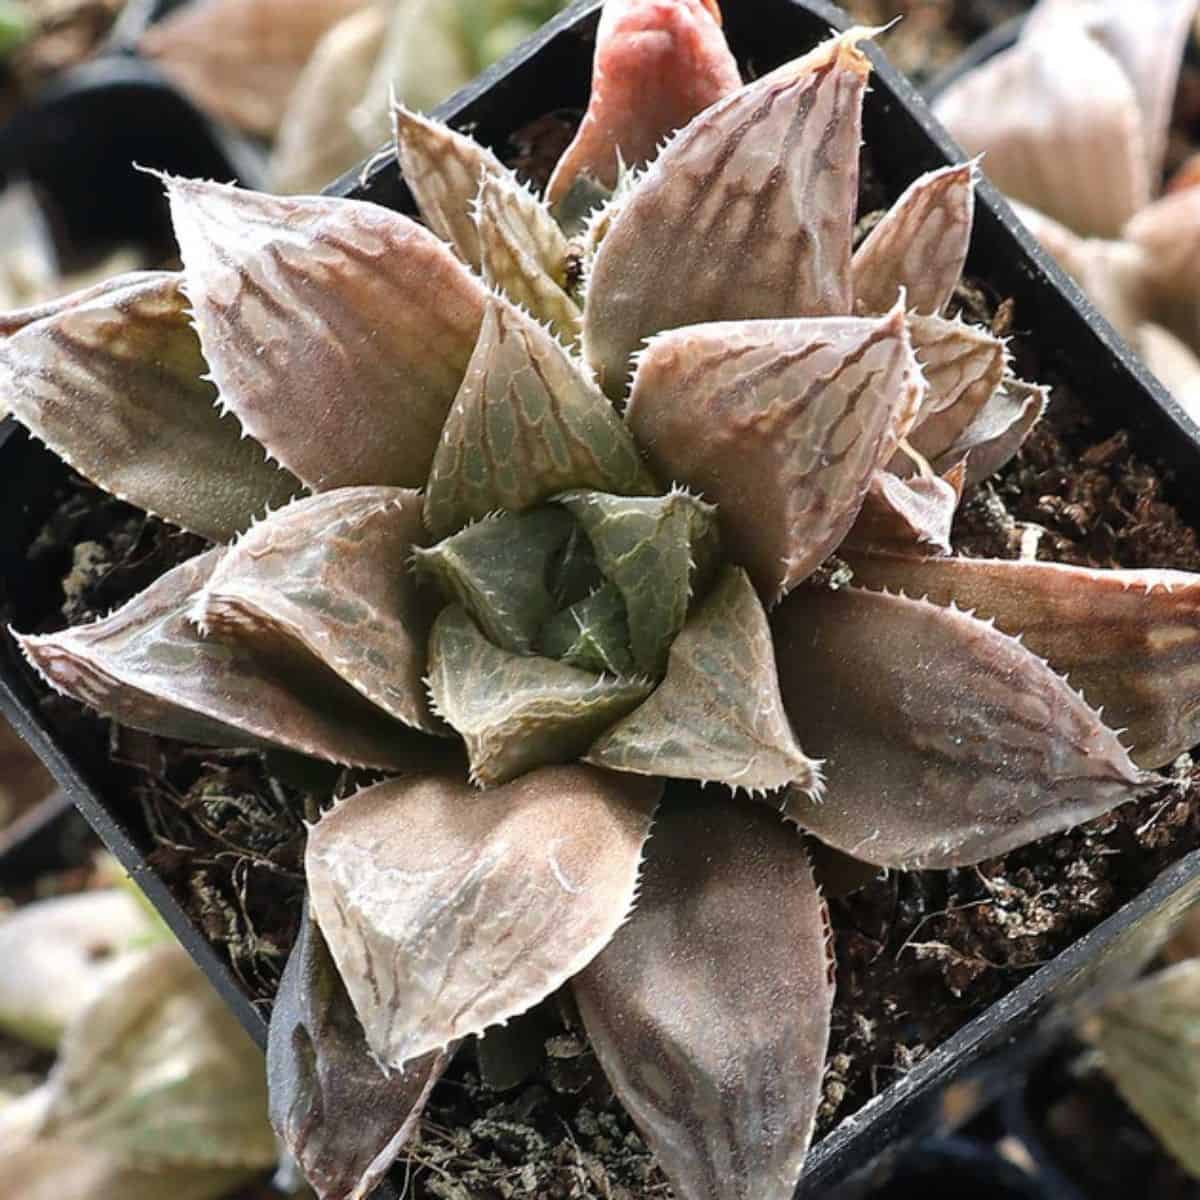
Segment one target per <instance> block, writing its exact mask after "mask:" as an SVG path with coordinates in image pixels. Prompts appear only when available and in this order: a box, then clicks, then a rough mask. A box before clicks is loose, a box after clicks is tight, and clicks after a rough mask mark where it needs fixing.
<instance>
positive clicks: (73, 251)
mask: <svg viewBox="0 0 1200 1200" xmlns="http://www.w3.org/2000/svg"><path fill="white" fill-rule="evenodd" d="M177 2H178V0H177ZM177 2H176V3H175V4H172V3H171V2H170V0H133V3H132V4H131V5H130V7H129V8H128V9H127V10H126V11H125V12H124V13H123V14H122V17H121V19H120V20H119V21H118V23H117V25H116V26H115V27H114V28H113V30H112V31H111V32H110V34H109V37H108V38H107V40H106V41H105V43H104V45H103V47H102V48H101V50H100V52H99V53H98V55H97V56H96V57H95V58H94V59H92V60H91V61H89V62H86V63H84V64H82V65H81V66H78V67H74V68H72V69H70V70H67V71H64V72H63V73H62V74H61V75H59V76H57V77H56V78H55V79H53V80H52V81H51V82H50V83H48V84H47V85H46V86H45V87H44V88H43V89H42V90H41V91H40V92H39V93H38V94H37V96H36V97H35V98H34V99H33V100H32V101H31V102H30V103H29V104H28V105H27V106H26V107H24V108H22V109H21V110H20V111H19V112H18V113H17V114H16V115H15V116H13V118H12V119H11V120H10V121H8V122H7V124H5V125H3V126H2V127H0V184H2V183H3V182H6V181H8V180H17V179H27V180H29V181H30V182H31V183H32V185H33V188H34V192H35V195H36V196H37V197H38V200H39V203H40V204H41V205H42V207H43V209H44V210H45V212H46V215H47V218H48V220H49V223H50V227H51V230H52V232H53V234H54V240H55V243H56V248H57V250H58V254H59V258H60V261H61V262H62V265H63V267H64V269H67V270H71V269H74V268H78V267H84V266H87V265H89V264H90V263H91V262H92V261H94V260H95V259H97V258H100V257H102V256H104V255H105V254H107V253H109V252H110V251H112V250H114V249H116V248H117V247H119V246H124V245H134V246H136V247H138V248H140V249H143V250H144V251H145V252H146V253H147V255H148V256H149V257H150V258H151V260H158V259H161V258H166V257H170V256H171V255H172V254H173V252H174V250H173V248H174V240H173V238H172V237H171V225H170V218H169V215H168V212H167V205H166V201H165V199H164V197H163V189H162V186H161V185H160V184H159V183H158V181H157V180H156V179H154V178H152V177H151V176H149V175H146V174H145V173H144V172H142V171H139V170H137V169H136V167H135V165H134V164H137V166H142V167H152V168H155V169H158V170H162V171H169V172H172V173H174V174H181V175H192V176H200V177H203V178H207V179H220V180H230V179H235V180H237V181H239V182H240V183H242V184H245V185H246V186H248V187H259V186H262V184H263V182H264V179H265V171H264V163H265V156H264V154H263V151H262V150H261V148H259V147H258V146H256V145H255V144H254V143H253V142H251V141H249V140H248V139H246V138H244V137H242V136H240V135H239V134H236V133H234V132H233V131H231V130H228V129H226V128H224V127H223V126H221V125H220V124H218V123H217V122H215V121H213V120H212V119H210V118H209V117H208V116H206V115H205V114H204V113H202V112H201V111H200V110H199V109H198V108H196V106H195V105H193V104H192V103H191V101H190V100H188V99H187V98H186V97H185V96H184V95H183V93H182V92H180V91H179V90H178V89H177V88H176V87H175V86H174V85H173V84H172V83H170V82H169V81H168V80H167V79H166V78H165V76H163V74H162V73H161V72H160V71H159V70H158V69H157V68H156V67H155V66H154V65H153V64H152V63H149V62H147V61H146V60H144V59H142V58H140V57H139V56H138V54H137V52H136V45H137V41H138V39H139V37H140V36H141V33H142V32H143V31H144V30H145V28H146V26H147V25H148V24H150V23H151V22H152V21H154V20H157V19H158V18H159V17H160V16H163V15H165V14H166V12H168V11H170V9H171V8H173V7H176V6H177Z"/></svg>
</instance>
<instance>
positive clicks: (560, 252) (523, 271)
mask: <svg viewBox="0 0 1200 1200" xmlns="http://www.w3.org/2000/svg"><path fill="white" fill-rule="evenodd" d="M475 224H476V227H477V228H478V230H479V254H480V259H481V267H482V271H483V278H484V279H485V280H486V281H487V282H488V283H489V284H491V286H492V287H494V288H499V289H500V291H502V292H503V293H504V294H505V295H506V296H507V297H508V298H509V299H510V300H512V301H513V302H514V303H515V304H519V305H523V306H524V307H525V308H527V309H528V310H529V311H530V312H531V313H532V314H533V315H534V316H535V317H536V318H537V319H538V320H539V321H543V322H545V324H546V325H548V326H549V327H550V328H551V329H552V330H553V331H554V332H555V333H556V334H557V335H558V336H559V337H560V338H562V339H563V341H564V342H565V343H566V344H567V345H571V346H573V345H574V344H575V343H576V342H577V341H578V340H579V332H580V329H581V327H582V324H583V314H582V313H581V312H580V311H579V305H578V304H576V303H575V301H574V300H573V299H572V298H571V297H570V295H569V294H568V293H567V291H566V286H565V285H566V281H567V256H568V248H567V239H566V238H565V237H564V236H563V232H562V230H561V229H559V227H558V225H557V224H556V223H555V221H554V218H553V217H552V216H551V215H550V213H549V211H548V210H547V209H546V207H545V205H543V204H542V202H541V201H540V200H539V199H538V198H537V197H536V196H534V195H533V194H532V193H531V192H530V191H529V190H528V189H527V188H525V187H523V186H522V185H521V184H520V183H518V182H517V180H515V179H514V178H512V176H508V175H485V176H484V177H483V183H482V184H481V185H480V188H479V197H478V200H477V201H476V204H475Z"/></svg>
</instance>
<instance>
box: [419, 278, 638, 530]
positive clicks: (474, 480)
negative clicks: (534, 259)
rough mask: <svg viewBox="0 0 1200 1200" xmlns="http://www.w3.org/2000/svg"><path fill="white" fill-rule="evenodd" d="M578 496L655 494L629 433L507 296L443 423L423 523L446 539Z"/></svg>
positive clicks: (488, 316)
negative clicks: (582, 491) (492, 517)
mask: <svg viewBox="0 0 1200 1200" xmlns="http://www.w3.org/2000/svg"><path fill="white" fill-rule="evenodd" d="M571 488H594V489H596V490H599V491H611V492H616V493H619V494H621V495H640V496H646V495H653V494H654V493H655V492H657V491H658V488H657V486H656V485H655V483H654V479H653V478H652V477H651V475H650V474H649V472H648V471H647V470H646V468H645V466H643V464H642V461H641V458H640V457H639V455H638V448H637V446H636V445H635V444H634V441H633V438H632V437H631V436H630V434H629V430H628V429H626V427H625V426H624V425H623V424H622V423H621V419H620V417H618V416H617V414H616V412H615V411H614V409H613V407H612V405H611V404H610V403H609V402H608V400H607V398H606V397H605V396H604V394H603V392H601V391H600V389H599V388H598V387H596V385H595V384H594V383H593V382H592V381H591V380H590V379H589V378H588V377H587V375H586V374H585V373H584V371H583V368H582V366H581V364H580V363H579V362H578V361H577V360H575V359H574V358H573V357H572V356H571V355H569V354H568V353H567V352H566V351H565V350H564V349H563V347H562V346H561V345H560V344H559V343H558V342H557V341H556V340H555V338H554V336H553V335H552V334H551V333H550V331H549V330H547V329H546V328H544V327H543V326H541V325H539V324H538V323H537V321H535V320H534V319H533V318H532V317H530V316H529V315H528V314H527V313H524V312H522V311H521V310H520V309H518V308H517V307H515V306H514V305H513V304H511V303H510V302H509V301H508V300H506V299H505V298H504V297H503V296H501V295H498V294H492V295H490V296H489V297H488V299H487V303H486V305H485V307H484V314H483V321H482V324H481V326H480V330H479V340H478V342H477V343H476V346H475V350H474V353H473V354H472V356H471V360H470V362H469V363H468V365H467V368H466V375H465V377H464V379H463V382H462V386H461V387H460V388H459V390H458V395H457V397H456V399H455V401H454V405H453V407H452V408H451V410H450V414H449V416H448V417H447V418H446V424H445V428H444V429H443V430H442V435H441V439H440V440H439V442H438V445H437V449H436V452H435V453H434V455H433V464H432V467H431V468H430V472H429V482H428V485H427V487H426V491H425V524H426V526H427V527H428V529H429V530H430V532H431V533H432V534H433V535H434V537H435V538H443V537H447V536H449V535H450V534H452V533H455V532H456V531H457V530H459V529H461V528H462V527H463V526H464V525H466V524H467V523H468V522H470V521H472V520H476V519H478V518H480V517H484V516H487V514H488V513H492V512H495V511H497V510H498V509H503V510H505V511H508V512H521V511H522V510H524V509H527V508H532V507H533V506H534V505H535V504H538V503H539V502H540V501H542V500H545V499H546V498H547V497H549V496H552V495H554V494H555V493H556V492H562V491H566V490H568V489H571Z"/></svg>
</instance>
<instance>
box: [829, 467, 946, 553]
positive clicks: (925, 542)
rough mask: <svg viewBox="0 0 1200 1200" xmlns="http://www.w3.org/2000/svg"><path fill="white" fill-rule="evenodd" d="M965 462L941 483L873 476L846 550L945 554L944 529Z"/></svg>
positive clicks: (933, 478) (928, 477)
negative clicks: (872, 548) (894, 550)
mask: <svg viewBox="0 0 1200 1200" xmlns="http://www.w3.org/2000/svg"><path fill="white" fill-rule="evenodd" d="M966 470H967V469H966V463H965V462H959V463H958V465H957V466H955V467H953V468H952V469H951V471H950V472H948V473H947V475H946V477H945V478H940V477H939V476H937V475H914V476H913V477H912V478H911V479H901V478H900V477H899V476H897V475H893V474H892V473H891V472H890V471H876V472H875V475H874V477H873V478H872V480H871V486H870V489H869V490H868V491H867V495H866V499H865V500H864V501H863V506H862V508H861V509H860V510H859V514H858V519H857V520H856V521H855V522H854V528H853V529H851V530H850V532H849V533H848V534H847V535H846V540H845V541H844V542H843V543H842V547H843V549H842V553H844V552H845V548H846V547H851V546H855V547H884V548H894V549H897V550H915V549H916V548H917V547H920V550H921V552H922V553H925V554H929V553H931V552H936V553H939V554H949V553H950V527H951V525H953V523H954V514H955V512H956V511H957V509H958V502H959V499H960V498H961V496H962V490H963V482H964V480H965V479H966Z"/></svg>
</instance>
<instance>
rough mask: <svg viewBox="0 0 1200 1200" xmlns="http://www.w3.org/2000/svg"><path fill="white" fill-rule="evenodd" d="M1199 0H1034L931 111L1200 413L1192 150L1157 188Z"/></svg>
mask: <svg viewBox="0 0 1200 1200" xmlns="http://www.w3.org/2000/svg"><path fill="white" fill-rule="evenodd" d="M1195 12H1196V0H1140V2H1139V3H1136V4H1133V3H1130V2H1129V0H1040V3H1039V4H1037V5H1036V6H1035V8H1034V9H1033V11H1032V12H1031V13H1030V15H1029V18H1028V19H1027V21H1026V23H1025V26H1024V28H1023V31H1022V33H1021V36H1020V38H1019V40H1018V41H1017V44H1016V45H1015V46H1014V47H1012V49H1010V50H1005V51H1003V52H1002V53H1000V54H997V55H996V56H995V57H994V58H991V59H989V60H988V61H987V62H985V63H983V64H982V65H980V66H979V67H976V68H975V69H973V70H971V71H969V72H967V73H966V74H965V75H964V76H963V77H962V78H961V79H960V80H958V81H956V82H955V83H954V84H953V85H952V86H951V87H949V88H948V89H947V90H946V91H945V92H944V93H943V94H942V95H941V96H940V97H939V98H938V100H937V103H936V104H935V106H934V111H935V112H936V113H937V115H938V117H939V118H941V120H942V122H943V123H944V124H945V125H946V127H947V128H948V129H949V130H950V132H951V133H952V134H953V135H954V136H955V137H956V138H957V139H958V141H959V142H960V143H961V144H962V145H963V146H964V147H966V149H967V150H968V151H969V152H970V153H972V154H980V153H986V161H985V167H986V170H987V174H988V176H989V178H991V179H992V180H993V181H994V182H995V184H996V185H997V186H998V187H999V188H1000V189H1001V190H1003V191H1004V192H1006V193H1007V194H1008V195H1009V196H1010V197H1011V198H1012V199H1013V200H1015V201H1018V202H1019V203H1018V204H1017V211H1018V214H1019V215H1020V216H1021V218H1022V220H1024V221H1025V223H1026V224H1027V225H1028V226H1029V227H1030V229H1031V230H1032V231H1033V233H1034V234H1035V235H1036V236H1037V237H1038V239H1039V240H1040V241H1041V242H1042V244H1043V245H1044V246H1045V247H1046V249H1047V250H1048V251H1049V252H1050V253H1051V254H1052V255H1054V257H1055V258H1056V259H1058V261H1059V262H1060V263H1061V264H1062V266H1063V267H1065V268H1066V270H1068V271H1070V272H1071V274H1072V275H1074V276H1075V278H1076V279H1077V280H1078V281H1079V284H1080V286H1081V287H1082V288H1083V289H1084V290H1085V291H1086V292H1087V293H1088V295H1089V296H1090V297H1091V299H1092V300H1093V301H1094V302H1095V304H1096V306H1097V307H1098V308H1099V309H1100V311H1101V312H1102V313H1103V314H1104V315H1105V316H1106V317H1107V318H1108V319H1109V320H1110V321H1111V322H1112V323H1113V325H1114V326H1115V327H1116V328H1117V330H1118V331H1119V332H1120V333H1121V334H1122V335H1123V336H1124V337H1125V338H1127V339H1128V341H1129V342H1130V343H1131V344H1132V345H1133V346H1134V347H1135V349H1137V351H1138V352H1139V353H1140V354H1141V355H1142V356H1143V358H1145V360H1146V362H1147V364H1148V365H1149V366H1150V368H1151V369H1152V370H1153V371H1154V372H1155V373H1156V374H1157V375H1158V376H1159V378H1160V379H1161V380H1162V381H1163V383H1164V384H1165V385H1166V386H1167V387H1168V388H1169V389H1170V390H1171V391H1172V392H1173V393H1174V394H1175V396H1176V398H1177V399H1178V400H1179V401H1180V403H1181V404H1182V405H1183V407H1184V408H1185V410H1186V411H1187V412H1188V413H1189V414H1190V416H1191V417H1192V419H1193V420H1195V421H1197V422H1200V357H1198V355H1200V187H1197V184H1198V183H1200V156H1193V157H1192V158H1190V159H1188V160H1187V161H1185V162H1184V163H1183V164H1182V166H1180V167H1179V169H1178V170H1177V171H1176V172H1175V173H1174V175H1173V176H1172V177H1171V179H1170V180H1167V181H1166V182H1165V185H1164V178H1163V176H1164V169H1165V160H1166V157H1167V149H1168V134H1169V132H1170V126H1171V114H1172V110H1173V107H1174V103H1175V91H1176V85H1177V82H1178V79H1179V68H1180V64H1181V62H1182V60H1183V52H1184V48H1185V46H1186V43H1187V40H1188V35H1189V31H1190V27H1191V24H1192V18H1193V15H1194V14H1195Z"/></svg>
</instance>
